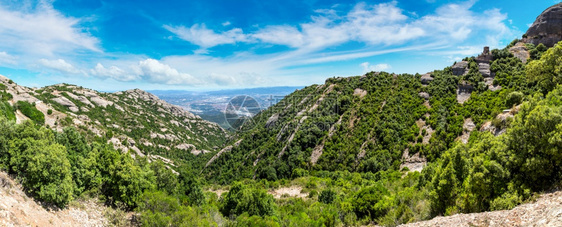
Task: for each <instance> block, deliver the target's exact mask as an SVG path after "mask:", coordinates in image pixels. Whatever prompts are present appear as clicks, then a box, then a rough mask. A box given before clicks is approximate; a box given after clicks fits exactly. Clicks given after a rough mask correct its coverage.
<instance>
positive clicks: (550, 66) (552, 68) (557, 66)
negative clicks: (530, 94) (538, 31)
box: [525, 43, 562, 94]
mask: <svg viewBox="0 0 562 227" xmlns="http://www.w3.org/2000/svg"><path fill="white" fill-rule="evenodd" d="M561 70H562V44H561V43H558V44H556V45H555V46H554V47H552V48H550V49H548V50H547V51H546V52H545V53H544V54H543V55H542V57H541V58H540V59H539V60H535V61H531V62H529V64H528V65H527V67H526V69H525V72H526V74H527V78H528V80H529V81H530V82H531V83H534V84H536V85H537V86H538V88H539V89H540V91H541V92H542V93H543V94H546V93H548V92H549V91H551V90H552V89H554V87H555V86H556V84H558V83H560V79H561V75H562V71H561Z"/></svg>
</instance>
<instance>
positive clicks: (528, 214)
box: [402, 191, 562, 227]
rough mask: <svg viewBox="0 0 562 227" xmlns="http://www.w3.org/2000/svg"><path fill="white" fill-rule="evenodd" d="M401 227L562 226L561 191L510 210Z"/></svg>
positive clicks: (438, 218) (446, 218) (441, 219)
mask: <svg viewBox="0 0 562 227" xmlns="http://www.w3.org/2000/svg"><path fill="white" fill-rule="evenodd" d="M402 226H456V227H463V226H562V191H557V192H553V193H547V194H543V195H541V196H540V197H539V198H538V199H537V200H536V201H535V202H532V203H527V204H522V205H519V206H517V207H515V208H514V209H512V210H501V211H492V212H484V213H472V214H456V215H452V216H448V217H436V218H434V219H432V220H429V221H423V222H417V223H411V224H406V225H402Z"/></svg>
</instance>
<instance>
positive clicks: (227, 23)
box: [222, 21, 230, 27]
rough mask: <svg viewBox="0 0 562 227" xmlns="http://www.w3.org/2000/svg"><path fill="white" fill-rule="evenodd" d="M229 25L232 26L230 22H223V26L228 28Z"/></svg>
mask: <svg viewBox="0 0 562 227" xmlns="http://www.w3.org/2000/svg"><path fill="white" fill-rule="evenodd" d="M228 25H230V21H225V22H222V26H225V27H226V26H228Z"/></svg>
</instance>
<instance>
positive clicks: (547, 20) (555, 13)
mask: <svg viewBox="0 0 562 227" xmlns="http://www.w3.org/2000/svg"><path fill="white" fill-rule="evenodd" d="M560 40H562V3H558V4H556V5H553V6H551V7H549V8H548V9H546V10H545V11H544V12H542V13H541V15H539V16H538V17H537V19H536V20H535V22H534V23H533V25H531V27H530V28H529V30H527V33H525V35H523V42H526V43H532V44H535V45H538V44H539V43H542V44H544V45H545V46H547V47H552V46H554V44H556V43H558V41H560Z"/></svg>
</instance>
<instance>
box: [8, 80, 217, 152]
mask: <svg viewBox="0 0 562 227" xmlns="http://www.w3.org/2000/svg"><path fill="white" fill-rule="evenodd" d="M0 83H1V84H3V85H4V86H5V89H4V90H5V92H6V93H9V94H10V95H11V96H12V98H11V99H9V100H8V102H9V103H10V104H11V105H12V106H14V107H16V106H18V101H24V102H28V103H30V104H32V106H33V107H34V108H36V109H37V110H39V111H40V112H41V113H42V114H43V115H44V118H45V125H47V126H49V127H51V128H54V129H56V130H58V131H61V130H62V129H63V128H64V127H66V126H75V127H77V128H79V129H81V130H82V131H84V132H86V133H87V134H88V135H89V137H90V138H91V139H94V138H96V137H97V138H98V139H101V140H105V141H108V142H111V143H113V144H114V146H115V147H116V148H118V149H121V150H123V151H128V150H132V151H133V152H134V153H133V154H135V155H140V156H144V155H147V154H157V155H163V156H166V157H172V158H178V159H186V158H189V156H188V155H186V154H187V153H191V154H194V155H198V154H200V153H209V152H210V151H212V150H215V149H217V148H218V147H220V146H222V145H223V141H224V140H225V138H226V132H225V131H224V130H223V129H222V128H220V127H219V126H218V125H217V124H215V123H211V122H208V121H205V120H202V119H201V118H200V117H198V116H196V115H193V114H192V113H189V112H188V111H186V110H183V109H182V108H180V107H177V106H174V105H171V104H169V103H166V102H164V101H162V100H160V99H159V98H158V97H156V96H155V95H152V94H150V93H148V92H145V91H142V90H139V89H134V90H127V91H122V92H116V93H104V92H97V91H94V90H91V89H87V88H83V87H78V86H75V85H69V84H57V85H52V86H47V87H43V88H39V89H32V88H27V87H23V86H19V85H17V84H16V83H14V82H13V81H11V80H10V79H8V78H6V77H3V76H0ZM15 116H16V120H17V121H18V122H21V121H22V120H26V119H28V118H29V117H27V116H26V115H25V114H22V113H21V111H20V110H19V109H18V110H16V112H15Z"/></svg>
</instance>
